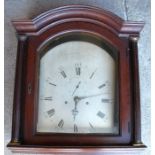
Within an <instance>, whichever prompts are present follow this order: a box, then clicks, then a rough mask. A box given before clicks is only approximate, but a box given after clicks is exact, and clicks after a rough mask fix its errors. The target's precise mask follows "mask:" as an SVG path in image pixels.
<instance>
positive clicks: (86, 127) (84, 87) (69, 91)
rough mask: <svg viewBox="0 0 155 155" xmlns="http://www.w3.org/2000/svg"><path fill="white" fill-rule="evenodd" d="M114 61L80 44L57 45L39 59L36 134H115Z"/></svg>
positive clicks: (87, 44)
mask: <svg viewBox="0 0 155 155" xmlns="http://www.w3.org/2000/svg"><path fill="white" fill-rule="evenodd" d="M114 108H115V61H114V59H113V58H112V57H111V55H110V54H109V53H108V52H107V51H106V50H104V49H102V48H100V47H98V46H97V45H95V44H92V43H89V42H84V41H69V42H65V43H63V44H60V45H58V46H56V47H54V48H51V49H50V50H49V51H47V52H46V54H44V55H43V56H42V57H41V59H40V74H39V106H38V123H37V131H38V132H63V133H117V132H118V128H117V127H116V126H115V121H114V118H115V112H114Z"/></svg>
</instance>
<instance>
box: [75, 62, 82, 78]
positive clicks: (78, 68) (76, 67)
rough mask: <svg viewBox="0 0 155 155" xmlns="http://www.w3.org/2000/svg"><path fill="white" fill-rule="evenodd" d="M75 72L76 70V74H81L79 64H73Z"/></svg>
mask: <svg viewBox="0 0 155 155" xmlns="http://www.w3.org/2000/svg"><path fill="white" fill-rule="evenodd" d="M75 72H76V75H80V74H81V64H75Z"/></svg>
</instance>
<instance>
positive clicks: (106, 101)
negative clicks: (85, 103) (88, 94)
mask: <svg viewBox="0 0 155 155" xmlns="http://www.w3.org/2000/svg"><path fill="white" fill-rule="evenodd" d="M101 101H102V102H103V103H111V102H112V100H111V99H105V98H103V99H101Z"/></svg>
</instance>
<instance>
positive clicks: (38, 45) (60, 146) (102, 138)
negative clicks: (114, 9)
mask: <svg viewBox="0 0 155 155" xmlns="http://www.w3.org/2000/svg"><path fill="white" fill-rule="evenodd" d="M13 25H14V26H15V28H16V30H17V34H18V36H19V42H18V47H19V48H18V56H17V58H18V59H17V65H16V81H15V95H14V107H13V121H12V122H13V124H12V138H11V142H10V143H9V144H8V147H9V148H10V149H11V150H12V151H15V152H35V148H36V153H43V152H48V153H49V152H50V153H51V152H55V151H56V152H58V153H59V152H63V151H64V152H65V149H66V150H67V151H69V152H87V151H88V152H89V151H90V152H91V151H99V152H100V151H101V152H104V151H106V150H115V149H118V148H132V149H133V148H143V147H145V145H144V144H143V143H142V142H141V133H140V129H141V126H140V99H139V77H138V58H137V54H138V49H137V39H138V37H139V33H140V31H141V30H142V28H143V26H144V23H143V22H129V21H124V20H122V19H121V18H119V17H118V16H116V15H114V14H112V13H111V12H108V11H105V10H101V9H99V8H95V7H90V6H81V5H71V6H64V7H60V8H57V9H54V10H50V11H47V12H45V13H43V14H41V15H39V16H37V17H36V18H34V19H32V20H20V21H13ZM79 36H81V38H86V39H87V41H89V42H91V41H92V42H93V43H95V44H98V43H101V44H106V46H107V48H109V49H111V50H112V51H114V52H111V53H110V55H111V56H112V57H114V58H115V57H117V79H118V85H117V95H116V96H117V104H118V105H119V134H117V135H114V134H65V133H37V132H36V123H37V112H38V111H37V110H38V108H37V107H38V101H37V100H38V73H39V59H40V57H41V55H43V54H44V52H45V50H43V49H46V48H47V47H48V46H49V44H51V46H56V45H58V44H60V43H62V42H65V41H67V40H80V37H79ZM82 36H83V37H82ZM116 55H117V56H116ZM29 148H31V149H30V150H31V151H28V150H29ZM64 148H65V149H64Z"/></svg>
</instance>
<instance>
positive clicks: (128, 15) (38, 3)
mask: <svg viewBox="0 0 155 155" xmlns="http://www.w3.org/2000/svg"><path fill="white" fill-rule="evenodd" d="M68 4H84V5H92V6H97V7H100V8H103V9H106V10H109V11H111V12H113V13H115V14H116V15H118V16H120V17H121V18H123V19H124V20H132V21H144V22H145V27H144V29H143V31H142V32H141V38H140V40H139V44H138V47H139V67H140V87H141V88H140V91H141V115H142V121H141V124H142V141H143V142H144V144H146V145H147V146H148V148H147V149H145V151H143V152H138V153H130V152H128V153H125V154H130V155H150V150H151V148H150V63H151V58H150V33H151V30H150V0H5V38H4V40H5V49H4V52H5V53H4V59H5V61H4V70H5V72H4V76H5V81H4V82H5V83H4V84H5V85H4V86H5V88H4V93H5V96H4V97H5V103H4V112H5V116H4V117H5V144H7V143H8V142H9V141H10V136H11V124H12V122H11V120H12V105H13V91H14V78H15V62H16V52H17V50H16V49H17V39H16V34H15V30H14V28H13V26H12V24H11V20H13V19H32V18H34V17H35V16H37V15H39V14H40V13H43V12H45V11H47V10H49V9H52V8H56V7H59V6H62V5H68ZM4 154H5V155H11V154H12V153H11V152H10V151H9V150H8V149H7V148H6V147H5V153H4ZM119 154H120V153H119ZM22 155H23V154H22ZM110 155H111V154H110Z"/></svg>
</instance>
